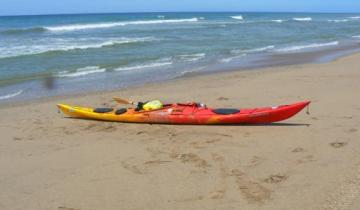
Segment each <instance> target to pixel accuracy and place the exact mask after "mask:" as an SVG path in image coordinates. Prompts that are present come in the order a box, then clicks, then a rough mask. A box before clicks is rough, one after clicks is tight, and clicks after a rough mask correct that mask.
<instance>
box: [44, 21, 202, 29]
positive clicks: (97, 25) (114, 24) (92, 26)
mask: <svg viewBox="0 0 360 210" xmlns="http://www.w3.org/2000/svg"><path fill="white" fill-rule="evenodd" d="M197 21H198V19H197V18H189V19H169V20H138V21H123V22H110V23H89V24H73V25H63V26H49V27H44V28H45V29H46V30H49V31H52V32H61V31H64V32H66V31H78V30H88V29H99V28H113V27H118V26H127V25H147V24H166V23H183V22H197Z"/></svg>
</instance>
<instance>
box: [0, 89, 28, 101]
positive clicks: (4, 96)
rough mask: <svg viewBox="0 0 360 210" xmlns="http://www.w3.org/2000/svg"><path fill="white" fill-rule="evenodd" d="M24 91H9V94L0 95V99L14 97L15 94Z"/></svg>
mask: <svg viewBox="0 0 360 210" xmlns="http://www.w3.org/2000/svg"><path fill="white" fill-rule="evenodd" d="M23 92H24V90H19V91H17V92H15V93H10V94H7V95H2V96H0V100H5V99H9V98H14V97H15V96H18V95H20V94H22V93H23Z"/></svg>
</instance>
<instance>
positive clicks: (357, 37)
mask: <svg viewBox="0 0 360 210" xmlns="http://www.w3.org/2000/svg"><path fill="white" fill-rule="evenodd" d="M352 37H353V38H356V39H360V35H356V36H352Z"/></svg>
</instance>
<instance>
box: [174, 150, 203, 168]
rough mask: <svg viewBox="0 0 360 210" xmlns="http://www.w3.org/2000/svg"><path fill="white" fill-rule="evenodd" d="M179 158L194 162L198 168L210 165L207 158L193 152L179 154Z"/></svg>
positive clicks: (183, 160)
mask: <svg viewBox="0 0 360 210" xmlns="http://www.w3.org/2000/svg"><path fill="white" fill-rule="evenodd" d="M178 159H179V160H181V162H183V163H193V164H194V165H195V166H196V167H197V168H201V169H205V168H207V167H210V165H209V164H208V162H206V160H204V159H202V158H200V157H199V156H198V155H196V154H193V153H188V154H181V155H179V156H178Z"/></svg>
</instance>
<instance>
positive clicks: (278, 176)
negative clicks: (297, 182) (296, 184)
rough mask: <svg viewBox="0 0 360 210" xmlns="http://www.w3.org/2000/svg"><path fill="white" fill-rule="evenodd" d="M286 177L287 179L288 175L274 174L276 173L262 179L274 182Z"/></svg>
mask: <svg viewBox="0 0 360 210" xmlns="http://www.w3.org/2000/svg"><path fill="white" fill-rule="evenodd" d="M287 179H288V176H286V175H280V174H276V175H270V176H269V177H268V178H266V179H264V182H266V183H271V184H276V183H280V182H282V181H285V180H287Z"/></svg>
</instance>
